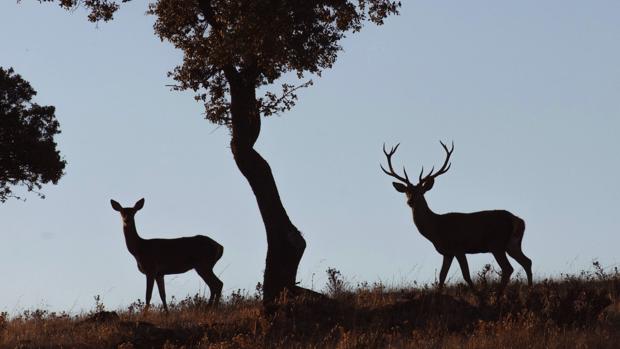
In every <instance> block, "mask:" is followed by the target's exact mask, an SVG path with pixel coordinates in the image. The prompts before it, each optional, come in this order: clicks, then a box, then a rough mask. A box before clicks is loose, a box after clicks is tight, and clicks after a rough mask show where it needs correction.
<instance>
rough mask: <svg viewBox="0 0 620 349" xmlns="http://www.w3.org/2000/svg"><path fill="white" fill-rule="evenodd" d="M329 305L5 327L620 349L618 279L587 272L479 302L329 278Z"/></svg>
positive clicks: (22, 320)
mask: <svg viewBox="0 0 620 349" xmlns="http://www.w3.org/2000/svg"><path fill="white" fill-rule="evenodd" d="M328 274H329V283H328V285H327V287H326V290H325V292H326V293H327V294H328V295H329V296H330V299H316V298H311V297H307V298H305V299H297V300H295V301H291V300H286V299H283V300H282V302H281V304H280V305H279V307H278V310H277V311H276V313H275V315H273V316H270V317H265V316H263V315H262V312H261V309H262V308H261V305H260V301H259V298H260V292H257V293H256V294H254V295H249V294H244V293H243V292H241V291H239V292H235V293H233V294H232V296H230V297H229V298H228V299H227V300H226V302H225V303H224V304H222V305H221V306H219V307H218V308H208V307H207V306H206V301H205V300H204V299H203V298H201V297H197V296H196V297H190V298H186V299H183V300H181V301H175V302H173V304H172V306H171V307H170V308H171V311H170V313H169V314H165V313H163V312H161V311H160V310H159V309H151V310H150V311H148V312H144V311H143V307H144V304H143V303H141V302H136V303H134V304H131V305H130V306H129V307H128V308H127V309H123V310H119V311H116V312H108V311H106V310H105V309H104V305H103V304H101V303H100V301H99V300H97V304H96V307H95V309H94V310H93V311H91V312H90V313H86V314H81V315H77V316H75V315H66V314H57V313H49V312H47V311H42V310H38V311H26V312H24V313H22V314H20V315H17V316H12V317H10V316H8V315H7V314H3V315H2V316H1V317H0V347H3V348H4V347H7V348H36V347H49V348H95V347H97V348H151V347H153V348H159V347H165V348H255V347H273V348H323V347H329V348H376V347H378V348H383V347H392V348H617V346H618V343H620V302H619V299H618V296H619V289H620V273H618V271H617V270H614V271H613V272H605V271H604V270H603V269H602V268H600V266H599V264H598V263H595V264H594V269H593V270H592V271H589V272H582V273H581V274H580V275H563V276H561V277H560V278H558V279H555V280H543V281H539V282H537V283H536V284H535V285H534V287H533V288H532V289H529V288H528V287H527V286H525V285H524V284H523V283H522V282H519V281H517V282H512V283H511V284H510V286H509V288H508V289H507V291H506V293H505V295H504V296H502V297H499V298H498V297H497V296H496V294H495V292H494V290H495V287H496V282H497V280H496V279H497V276H496V273H495V272H494V271H493V270H492V269H491V268H486V269H484V270H482V271H481V272H479V273H478V276H477V288H478V290H479V293H478V294H474V293H473V292H471V291H470V290H468V289H467V288H465V287H464V286H462V285H455V286H451V287H448V288H446V289H445V290H444V291H443V292H438V291H437V290H436V289H435V288H434V287H432V286H423V287H416V288H406V289H387V288H386V287H384V286H383V285H381V284H373V285H369V284H359V285H355V286H352V285H349V284H348V283H347V282H346V281H345V280H343V278H342V277H341V276H340V274H339V273H338V271H336V270H334V269H330V270H328Z"/></svg>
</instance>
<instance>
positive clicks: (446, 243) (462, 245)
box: [381, 141, 532, 294]
mask: <svg viewBox="0 0 620 349" xmlns="http://www.w3.org/2000/svg"><path fill="white" fill-rule="evenodd" d="M440 143H441V146H442V147H443V149H444V151H445V152H446V159H445V161H444V163H443V165H442V166H441V168H440V169H439V170H438V171H437V172H434V170H435V168H434V167H433V168H432V169H431V171H430V172H429V173H428V174H427V175H426V176H424V167H423V168H422V171H420V175H419V177H418V179H419V180H418V184H415V185H414V184H412V183H411V182H410V181H409V177H408V175H407V171H406V170H405V168H404V167H403V175H404V176H400V175H398V174H397V173H396V171H394V168H393V166H392V156H393V155H394V153H396V150H397V149H398V146H399V145H400V144H397V145H396V146H395V147H393V148H392V149H391V150H390V151H389V152H388V151H386V149H385V144H384V145H383V153H384V154H385V156H386V157H387V165H388V169H389V171H388V170H386V169H385V168H384V167H383V165H381V170H383V172H384V173H385V174H387V175H388V176H391V177H394V178H396V179H397V180H398V182H393V183H392V185H393V186H394V188H395V189H396V190H397V191H398V192H400V193H405V194H406V196H407V204H408V205H409V207H411V211H412V213H413V222H414V224H415V226H416V227H417V228H418V231H419V232H420V233H421V234H422V235H423V236H424V237H425V238H427V239H428V240H430V241H431V242H432V243H433V245H434V246H435V249H436V250H437V252H439V253H440V254H441V255H442V256H443V264H442V266H441V271H440V273H439V288H440V289H441V288H442V287H443V285H444V282H445V280H446V276H447V274H448V270H449V269H450V265H451V264H452V260H453V259H454V257H456V260H457V261H458V262H459V265H460V267H461V272H462V274H463V278H464V279H465V282H467V284H468V285H469V287H471V288H472V289H474V284H473V282H472V281H471V278H470V276H469V266H468V264H467V258H466V257H465V255H467V254H475V253H492V254H493V257H495V259H496V260H497V263H498V264H499V266H500V268H501V269H502V278H501V284H500V288H499V293H500V294H501V293H502V292H503V290H504V288H505V287H506V285H507V284H508V281H509V279H510V275H511V274H512V272H513V271H514V269H513V268H512V266H511V265H510V262H509V261H508V258H507V257H506V253H508V255H509V256H511V257H512V258H514V259H515V260H516V261H517V262H518V263H519V264H521V266H523V268H524V269H525V273H526V274H527V282H528V285H529V286H531V285H532V261H531V260H530V259H529V258H528V257H527V256H525V254H523V251H522V250H521V241H522V240H523V233H524V231H525V222H524V221H523V220H522V219H521V218H519V217H517V216H515V215H513V214H512V213H510V212H508V211H505V210H493V211H481V212H473V213H446V214H437V213H435V212H433V211H432V210H431V209H430V208H429V207H428V204H427V202H426V199H425V198H424V194H425V193H426V192H428V191H429V190H431V189H432V188H433V185H434V184H435V179H436V178H437V177H439V176H441V175H442V174H444V173H446V172H448V170H449V169H450V166H451V163H450V156H452V152H453V151H454V143H452V147H451V148H450V149H448V147H447V146H446V145H445V144H444V143H443V142H441V141H440Z"/></svg>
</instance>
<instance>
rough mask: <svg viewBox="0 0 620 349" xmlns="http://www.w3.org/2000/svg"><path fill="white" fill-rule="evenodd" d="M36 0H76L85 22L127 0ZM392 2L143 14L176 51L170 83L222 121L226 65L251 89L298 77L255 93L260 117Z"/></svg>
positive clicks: (199, 6) (266, 0)
mask: <svg viewBox="0 0 620 349" xmlns="http://www.w3.org/2000/svg"><path fill="white" fill-rule="evenodd" d="M39 1H40V2H53V1H56V2H57V3H58V4H59V5H60V6H62V7H63V8H66V9H73V8H75V7H77V6H80V5H82V6H84V7H85V8H87V9H88V10H89V11H90V14H89V19H90V20H91V21H98V20H104V21H108V20H110V19H112V18H113V14H114V13H115V12H116V11H117V10H118V9H119V6H120V4H121V3H124V2H129V1H131V0H118V1H114V0H39ZM399 7H400V2H399V1H391V0H157V1H152V2H150V3H149V7H148V13H149V14H151V15H154V16H156V22H155V26H154V29H155V33H156V34H157V35H158V36H159V37H160V38H161V40H167V41H169V42H170V43H172V44H173V45H174V46H175V47H176V48H178V49H180V50H181V51H183V54H184V55H183V62H182V64H180V65H179V66H177V67H175V68H174V69H173V70H172V71H171V72H170V73H169V76H170V77H172V78H173V79H174V80H176V81H177V83H178V84H177V85H175V86H174V87H173V89H175V90H192V91H194V92H196V100H198V101H201V102H202V103H204V105H205V113H206V117H207V119H208V120H210V121H211V122H213V123H216V124H221V125H230V107H231V106H230V103H231V101H230V96H229V94H230V91H229V85H228V78H227V76H226V71H227V70H229V71H234V72H239V73H241V74H242V76H243V77H244V79H246V81H245V83H246V84H247V85H249V86H252V87H254V88H256V89H258V88H260V87H262V86H265V85H271V84H273V83H274V82H275V81H276V80H278V79H280V78H282V77H284V76H285V75H286V74H287V73H294V74H295V75H296V76H297V78H298V79H300V80H301V81H300V83H299V84H297V85H293V84H288V83H285V84H283V85H281V89H279V91H276V92H273V91H271V92H270V91H267V92H265V94H264V95H263V96H262V97H258V98H256V104H257V105H256V110H257V111H258V112H259V113H261V114H262V115H264V116H269V115H273V114H279V113H282V112H285V111H287V110H289V109H291V108H292V107H293V106H294V105H295V102H296V100H297V95H296V93H295V92H296V91H297V90H298V89H299V88H302V87H307V86H310V85H311V84H312V81H311V80H309V81H304V80H303V78H304V75H305V74H307V73H309V74H316V75H320V74H321V72H322V71H323V70H324V69H328V68H331V67H332V66H333V64H334V62H335V61H336V58H337V54H338V52H339V51H340V50H341V49H342V47H341V46H340V45H339V41H340V40H341V39H342V38H344V37H345V36H346V34H347V33H350V32H358V31H360V30H361V29H362V27H363V24H364V23H365V22H366V21H370V22H373V23H375V24H377V25H381V24H383V21H384V20H385V18H386V17H388V16H389V15H392V14H397V13H398V9H399ZM286 77H288V76H286Z"/></svg>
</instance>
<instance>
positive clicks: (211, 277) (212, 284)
mask: <svg viewBox="0 0 620 349" xmlns="http://www.w3.org/2000/svg"><path fill="white" fill-rule="evenodd" d="M196 272H197V273H198V275H200V277H201V278H202V279H203V280H204V281H205V282H206V283H207V286H209V292H210V293H211V295H210V296H209V305H211V304H216V305H217V304H218V303H219V302H220V297H221V296H222V287H224V283H223V282H222V281H221V280H220V279H218V277H217V276H215V273H213V267H212V266H211V267H208V268H196Z"/></svg>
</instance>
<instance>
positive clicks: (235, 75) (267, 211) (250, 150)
mask: <svg viewBox="0 0 620 349" xmlns="http://www.w3.org/2000/svg"><path fill="white" fill-rule="evenodd" d="M226 77H227V80H228V82H229V86H230V96H231V117H232V139H231V142H230V145H231V150H232V153H233V156H234V158H235V162H236V163H237V167H238V168H239V170H240V171H241V173H242V174H243V176H245V178H246V179H247V180H248V182H249V184H250V187H251V188H252V191H253V192H254V196H255V197H256V202H257V203H258V208H259V210H260V214H261V217H262V219H263V223H264V225H265V230H266V233H267V259H266V264H265V274H264V280H263V303H264V304H265V305H268V304H270V303H272V302H273V301H274V300H275V299H276V298H277V297H278V296H279V295H280V294H281V292H282V291H284V290H288V291H289V292H292V293H296V290H297V287H296V286H295V284H296V277H297V268H298V266H299V262H300V261H301V257H302V255H303V253H304V250H305V248H306V241H305V239H304V238H303V236H302V235H301V233H300V232H299V230H297V228H296V227H295V226H294V225H293V223H292V222H291V220H290V218H289V217H288V215H287V213H286V210H285V209H284V206H283V205H282V201H281V200H280V195H279V194H278V188H277V186H276V182H275V179H274V178H273V174H272V173H271V168H270V167H269V164H268V163H267V161H265V159H264V158H263V157H262V156H261V155H260V154H259V153H258V152H257V151H256V150H255V149H254V144H255V143H256V140H257V139H258V136H259V134H260V127H261V119H260V113H259V112H258V110H257V103H256V89H255V87H254V86H255V85H254V81H253V80H252V79H248V78H246V77H244V76H243V75H242V74H241V73H239V72H237V71H236V70H234V69H228V70H227V73H226ZM248 80H250V81H248Z"/></svg>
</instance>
